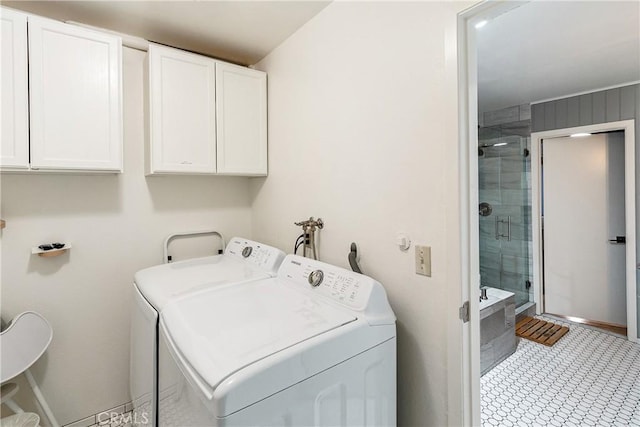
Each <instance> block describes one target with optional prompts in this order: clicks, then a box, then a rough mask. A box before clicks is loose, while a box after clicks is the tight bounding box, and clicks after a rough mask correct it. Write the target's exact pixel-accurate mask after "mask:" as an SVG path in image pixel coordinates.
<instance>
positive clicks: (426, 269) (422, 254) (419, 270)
mask: <svg viewBox="0 0 640 427" xmlns="http://www.w3.org/2000/svg"><path fill="white" fill-rule="evenodd" d="M416 274H420V275H422V276H427V277H431V246H420V245H416Z"/></svg>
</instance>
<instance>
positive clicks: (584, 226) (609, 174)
mask: <svg viewBox="0 0 640 427" xmlns="http://www.w3.org/2000/svg"><path fill="white" fill-rule="evenodd" d="M542 171H543V172H542V174H543V189H542V192H543V217H544V237H543V239H544V311H545V312H547V313H551V314H559V315H566V316H574V317H579V318H583V319H587V320H592V321H600V322H606V323H610V324H615V325H626V324H627V315H626V283H625V246H624V244H617V243H612V242H610V241H609V240H610V239H615V238H616V236H624V235H625V231H624V230H625V204H624V197H625V196H624V194H625V190H624V184H625V181H624V180H625V172H624V138H620V137H615V136H612V137H611V138H608V137H607V134H597V135H591V136H588V137H573V138H571V137H565V138H552V139H545V140H544V143H543V166H542Z"/></svg>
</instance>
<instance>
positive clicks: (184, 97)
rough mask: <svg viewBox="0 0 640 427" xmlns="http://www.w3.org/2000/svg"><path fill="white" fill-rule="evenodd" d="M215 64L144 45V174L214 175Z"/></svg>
mask: <svg viewBox="0 0 640 427" xmlns="http://www.w3.org/2000/svg"><path fill="white" fill-rule="evenodd" d="M215 69H216V61H215V60H214V59H211V58H207V57H205V56H202V55H196V54H193V53H189V52H185V51H182V50H179V49H173V48H169V47H164V46H158V45H153V44H152V45H150V46H149V109H150V111H149V114H150V139H149V144H150V145H149V149H148V158H147V174H154V173H210V174H213V173H215V172H216V121H215V120H216V118H215V103H216V87H215Z"/></svg>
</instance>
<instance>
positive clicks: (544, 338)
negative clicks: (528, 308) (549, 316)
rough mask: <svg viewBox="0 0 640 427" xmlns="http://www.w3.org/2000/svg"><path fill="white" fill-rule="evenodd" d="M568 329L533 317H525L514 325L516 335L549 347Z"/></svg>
mask: <svg viewBox="0 0 640 427" xmlns="http://www.w3.org/2000/svg"><path fill="white" fill-rule="evenodd" d="M567 332H569V328H568V327H566V326H561V325H557V324H555V323H552V322H547V321H545V320H540V319H536V318H534V317H525V318H524V319H522V320H521V321H519V322H518V323H517V324H516V335H517V336H519V337H520V338H525V339H528V340H530V341H534V342H537V343H540V344H544V345H546V346H548V347H551V346H552V345H554V344H555V343H557V342H558V340H559V339H560V338H562V337H563V336H564V335H565V334H566V333H567Z"/></svg>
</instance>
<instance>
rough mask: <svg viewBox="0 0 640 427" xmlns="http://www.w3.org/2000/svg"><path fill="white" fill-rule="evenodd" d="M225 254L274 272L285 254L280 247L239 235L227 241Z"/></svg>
mask: <svg viewBox="0 0 640 427" xmlns="http://www.w3.org/2000/svg"><path fill="white" fill-rule="evenodd" d="M225 254H226V255H230V256H233V257H234V258H237V259H239V260H241V261H242V262H246V263H249V264H252V265H255V266H256V267H260V268H261V269H263V270H265V271H273V272H274V273H275V271H276V270H277V269H278V267H279V266H280V263H281V262H282V259H283V258H284V255H285V254H284V252H282V251H281V250H280V249H276V248H274V247H272V246H268V245H265V244H263V243H258V242H254V241H252V240H247V239H242V238H240V237H234V238H233V239H231V240H230V241H229V243H228V244H227V248H226V250H225Z"/></svg>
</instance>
